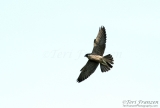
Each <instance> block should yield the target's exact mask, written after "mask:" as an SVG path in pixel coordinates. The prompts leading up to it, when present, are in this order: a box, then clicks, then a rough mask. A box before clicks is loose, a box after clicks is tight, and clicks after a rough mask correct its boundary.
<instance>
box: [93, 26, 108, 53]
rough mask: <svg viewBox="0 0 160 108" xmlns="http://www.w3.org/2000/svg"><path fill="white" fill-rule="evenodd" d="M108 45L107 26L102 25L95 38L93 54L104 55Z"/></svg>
mask: <svg viewBox="0 0 160 108" xmlns="http://www.w3.org/2000/svg"><path fill="white" fill-rule="evenodd" d="M105 47H106V31H105V27H104V26H102V27H100V29H99V32H98V35H97V37H96V39H94V48H93V51H92V54H96V55H100V56H102V55H103V53H104V50H105Z"/></svg>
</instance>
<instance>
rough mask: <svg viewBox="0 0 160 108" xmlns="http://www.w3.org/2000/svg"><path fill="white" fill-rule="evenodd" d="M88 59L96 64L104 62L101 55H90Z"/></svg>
mask: <svg viewBox="0 0 160 108" xmlns="http://www.w3.org/2000/svg"><path fill="white" fill-rule="evenodd" d="M88 59H90V60H93V61H96V62H100V61H101V60H102V56H99V55H89V56H88Z"/></svg>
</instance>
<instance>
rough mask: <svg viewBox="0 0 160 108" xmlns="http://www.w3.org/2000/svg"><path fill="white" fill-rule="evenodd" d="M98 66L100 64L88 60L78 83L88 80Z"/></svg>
mask: <svg viewBox="0 0 160 108" xmlns="http://www.w3.org/2000/svg"><path fill="white" fill-rule="evenodd" d="M98 64H99V63H98V62H95V61H91V60H88V62H87V63H86V65H85V66H84V67H83V68H82V69H81V73H80V75H79V77H78V79H77V82H81V81H83V80H85V79H87V78H88V77H89V76H90V75H91V74H92V73H93V72H94V71H95V70H96V68H97V66H98Z"/></svg>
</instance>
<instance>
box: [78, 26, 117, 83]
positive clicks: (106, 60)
mask: <svg viewBox="0 0 160 108" xmlns="http://www.w3.org/2000/svg"><path fill="white" fill-rule="evenodd" d="M105 46H106V30H105V27H104V26H101V27H100V28H99V32H98V35H97V37H96V39H94V47H93V50H92V53H88V54H86V55H85V56H84V57H87V58H88V62H87V63H86V65H85V66H84V67H83V68H82V69H81V70H80V71H81V73H80V75H79V77H78V79H77V82H79V83H80V82H82V81H84V80H85V79H87V78H88V77H89V76H90V75H91V74H92V73H93V72H94V71H95V70H96V68H97V67H98V65H99V64H100V69H101V71H102V72H106V71H109V70H110V69H111V68H112V64H113V61H114V60H113V57H112V55H111V54H108V55H105V56H103V53H104V51H105Z"/></svg>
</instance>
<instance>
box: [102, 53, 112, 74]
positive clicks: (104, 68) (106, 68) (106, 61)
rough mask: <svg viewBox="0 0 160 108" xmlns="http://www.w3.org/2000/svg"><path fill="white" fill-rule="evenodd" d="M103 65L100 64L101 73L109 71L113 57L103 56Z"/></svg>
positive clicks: (109, 55)
mask: <svg viewBox="0 0 160 108" xmlns="http://www.w3.org/2000/svg"><path fill="white" fill-rule="evenodd" d="M102 59H103V63H101V64H100V67H101V71H102V72H106V71H109V70H110V69H111V68H112V67H113V66H112V64H113V61H114V60H113V57H112V55H111V54H108V55H106V56H104V57H103V58H102Z"/></svg>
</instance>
